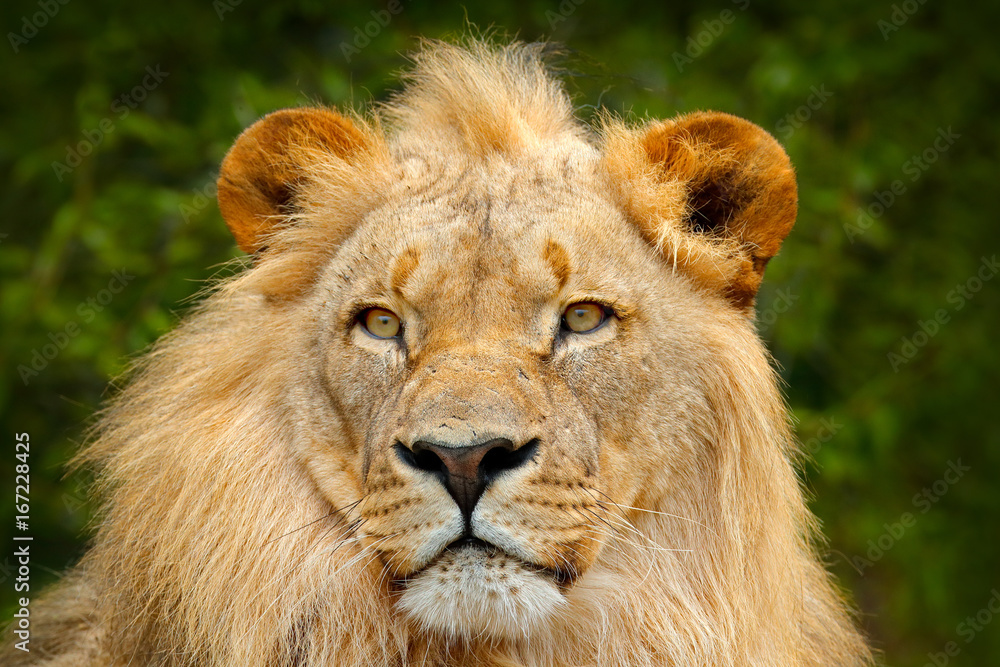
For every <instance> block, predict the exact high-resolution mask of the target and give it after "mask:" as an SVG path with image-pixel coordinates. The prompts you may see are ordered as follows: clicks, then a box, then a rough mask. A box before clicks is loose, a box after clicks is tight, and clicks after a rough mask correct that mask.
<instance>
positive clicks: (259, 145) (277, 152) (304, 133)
mask: <svg viewBox="0 0 1000 667" xmlns="http://www.w3.org/2000/svg"><path fill="white" fill-rule="evenodd" d="M366 143H367V142H366V137H365V135H364V133H362V132H361V131H359V130H358V129H357V128H356V127H355V125H354V124H353V123H352V122H351V121H350V120H348V119H347V118H345V117H344V116H341V115H340V114H338V113H336V112H335V111H331V110H329V109H319V108H302V109H284V110H282V111H275V112H274V113H272V114H270V115H267V116H265V117H264V118H262V119H260V120H259V121H257V122H256V123H254V124H253V125H251V126H250V127H249V128H247V129H246V130H245V131H244V132H243V134H241V135H240V136H239V138H237V139H236V143H235V144H234V145H233V147H232V148H231V149H230V150H229V153H228V154H227V155H226V157H225V159H224V160H223V161H222V168H221V170H220V173H219V181H218V199H219V209H220V210H221V211H222V217H223V218H224V219H225V221H226V225H228V227H229V230H230V231H231V232H232V234H233V236H234V237H235V238H236V243H237V244H238V245H239V247H240V249H242V250H243V251H244V252H247V253H251V254H252V253H256V252H259V251H261V250H262V249H263V248H264V246H265V243H266V238H267V236H268V234H269V233H270V232H272V231H273V230H274V227H275V225H276V224H277V223H279V222H281V221H282V220H283V219H284V218H285V216H287V215H288V214H289V213H292V212H294V208H295V196H296V194H297V188H298V186H299V185H300V184H301V183H302V181H303V180H304V179H305V177H306V174H307V170H308V168H309V166H310V165H309V164H308V162H309V160H310V159H311V158H312V157H315V155H316V151H319V152H321V153H324V154H328V155H332V156H334V157H338V158H347V157H348V156H349V155H351V154H352V153H355V152H357V151H358V150H359V149H361V148H363V147H364V146H365V145H366Z"/></svg>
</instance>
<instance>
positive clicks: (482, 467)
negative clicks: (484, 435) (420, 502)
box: [396, 438, 538, 526]
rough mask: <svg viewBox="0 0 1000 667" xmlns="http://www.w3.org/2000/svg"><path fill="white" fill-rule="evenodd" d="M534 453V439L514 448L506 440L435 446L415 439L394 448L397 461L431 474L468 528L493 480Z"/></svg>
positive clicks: (520, 464) (536, 444)
mask: <svg viewBox="0 0 1000 667" xmlns="http://www.w3.org/2000/svg"><path fill="white" fill-rule="evenodd" d="M537 451H538V439H537V438H536V439H534V440H531V441H529V442H527V443H525V444H524V445H522V446H520V447H518V446H517V445H515V444H514V443H513V442H512V441H510V440H508V439H506V438H496V439H493V440H490V441H489V442H484V443H482V444H478V445H468V446H464V447H463V446H459V447H454V446H447V445H439V444H435V443H433V442H428V441H425V440H419V441H417V442H415V443H414V444H413V446H412V447H409V448H407V447H406V446H405V445H403V444H397V445H396V453H397V454H398V455H399V458H400V460H402V462H403V463H405V464H406V465H408V466H409V467H411V468H415V469H417V470H423V471H425V472H429V473H433V474H434V475H436V476H437V477H438V479H440V480H441V483H442V484H444V486H445V488H446V489H448V493H450V494H451V497H452V498H454V499H455V502H456V503H458V507H459V509H461V510H462V515H463V516H464V517H465V523H466V525H467V526H468V524H469V521H470V520H471V517H472V510H473V509H474V508H475V507H476V503H477V502H478V501H479V497H480V496H481V495H483V491H485V490H486V487H488V486H489V485H490V484H491V483H492V482H493V480H494V479H496V478H497V477H499V476H500V475H501V474H503V473H504V472H506V471H508V470H513V469H515V468H519V467H521V466H523V465H524V464H525V463H527V462H528V461H530V460H531V459H532V458H533V457H534V455H535V452H537Z"/></svg>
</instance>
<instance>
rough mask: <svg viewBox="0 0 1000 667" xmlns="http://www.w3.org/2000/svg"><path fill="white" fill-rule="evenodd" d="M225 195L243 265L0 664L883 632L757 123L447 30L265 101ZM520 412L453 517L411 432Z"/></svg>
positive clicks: (854, 648) (784, 660) (787, 202)
mask: <svg viewBox="0 0 1000 667" xmlns="http://www.w3.org/2000/svg"><path fill="white" fill-rule="evenodd" d="M383 127H384V129H383ZM219 198H220V204H221V206H222V210H223V213H224V215H225V217H226V220H227V223H228V224H229V225H230V227H231V228H232V229H233V232H234V235H235V236H236V238H237V241H238V242H239V243H240V246H241V247H243V248H244V249H245V250H247V251H248V252H252V253H255V261H254V264H253V267H252V268H249V269H247V270H246V271H244V272H242V273H241V274H240V275H238V276H236V277H235V278H233V279H231V280H230V281H229V282H227V283H225V284H224V285H222V286H221V287H220V288H219V289H218V290H217V291H216V293H215V294H213V295H212V296H211V297H209V298H208V299H207V300H206V301H205V302H204V304H203V305H202V306H201V307H200V310H199V311H198V312H197V313H196V314H195V315H193V316H192V317H190V318H189V319H188V320H187V321H185V322H184V323H183V324H182V325H181V326H180V327H179V328H178V329H177V330H176V331H175V332H174V333H172V334H171V335H169V336H167V337H166V338H165V339H164V340H162V341H160V342H159V344H158V345H157V346H156V347H155V349H154V350H153V351H152V352H151V353H150V354H149V355H148V356H147V357H146V358H145V359H144V360H143V361H142V363H141V365H140V367H139V369H138V370H137V371H136V373H135V375H134V377H133V378H132V380H131V381H130V383H129V385H128V387H127V388H126V389H125V390H124V391H123V392H122V393H121V395H120V396H119V397H118V398H117V399H116V400H115V401H114V403H113V404H112V405H111V406H110V407H109V408H108V410H107V411H106V413H105V414H104V415H103V417H102V419H101V422H100V426H99V430H98V434H97V437H96V439H95V440H94V441H93V442H92V444H91V445H90V446H89V447H88V448H87V449H86V451H85V452H84V453H83V454H82V455H81V462H82V463H85V464H87V465H90V466H93V467H94V468H95V469H96V470H97V471H98V473H99V477H98V479H99V484H98V489H97V490H98V493H99V495H100V497H101V498H102V499H103V503H104V504H103V507H104V510H103V515H102V519H101V522H100V525H99V529H98V531H97V534H96V536H95V539H94V544H93V547H92V549H91V550H90V552H89V553H88V555H87V556H86V557H85V558H84V560H83V562H81V563H80V564H79V566H78V567H77V568H76V570H75V571H74V572H73V573H71V575H69V577H68V578H67V580H66V582H65V583H64V584H63V585H62V586H61V587H58V588H56V589H55V590H53V591H51V592H50V594H49V596H48V598H47V599H46V600H45V601H42V602H40V603H39V605H38V606H37V608H36V611H35V612H34V617H33V618H34V627H35V628H36V633H37V634H36V639H35V640H34V641H33V644H32V645H33V646H37V648H36V649H35V650H34V652H33V653H32V654H30V655H28V656H25V655H20V654H17V653H16V652H10V653H7V654H3V655H2V656H0V657H2V658H3V664H10V665H26V664H47V665H79V666H87V665H91V666H95V667H97V666H100V667H106V666H111V665H114V666H120V665H160V666H181V665H213V666H216V665H218V666H223V665H224V666H228V667H245V666H246V665H267V666H287V667H291V666H293V665H295V666H306V665H308V666H318V665H324V666H333V665H336V666H338V667H352V666H359V667H360V666H362V665H364V666H372V665H375V666H386V667H387V666H396V665H399V666H401V665H422V666H431V665H479V666H482V667H500V666H506V667H510V666H514V665H520V666H539V667H556V666H570V665H573V666H583V665H588V666H596V665H603V666H609V667H610V666H620V667H625V666H629V667H637V666H641V665H672V666H685V667H688V666H693V665H704V666H713V667H721V666H731V667H742V666H750V665H754V666H760V667H786V666H787V667H790V666H793V665H795V666H806V665H817V666H818V665H827V666H834V665H836V666H839V667H844V666H851V665H867V664H869V663H870V661H871V657H870V654H869V652H868V650H867V648H866V646H865V644H864V642H863V641H862V639H861V638H860V637H859V635H858V633H857V632H856V630H855V629H854V627H853V624H852V622H851V620H850V617H849V613H848V611H847V609H846V607H845V605H844V604H843V602H842V601H841V599H840V598H839V596H838V594H837V592H836V591H835V588H834V586H833V584H832V583H831V581H830V578H829V576H828V575H827V573H826V572H825V571H824V568H823V567H822V565H821V562H820V560H819V558H818V556H817V553H816V550H815V545H814V542H815V540H816V532H815V525H814V521H813V519H812V517H811V516H810V514H809V513H808V511H807V509H806V507H805V504H804V501H803V497H802V491H801V489H800V485H799V482H798V479H797V477H796V474H795V471H794V460H795V458H796V456H797V453H796V448H795V445H794V443H793V442H792V438H791V436H790V432H789V428H788V423H787V415H786V410H785V407H784V405H783V402H782V398H781V396H780V394H779V392H778V389H777V383H776V380H775V376H774V373H773V371H772V369H771V367H770V364H769V358H768V355H767V353H766V351H765V349H764V347H763V345H762V344H761V342H760V340H759V339H758V337H757V335H756V332H755V327H754V323H753V321H752V303H753V295H754V294H755V293H756V289H757V286H758V285H759V283H760V279H761V277H762V275H763V271H764V265H765V264H766V262H767V260H768V259H770V257H772V256H773V255H774V254H775V253H776V252H777V250H778V248H779V246H780V244H781V241H782V239H783V238H784V236H785V234H787V233H788V231H789V229H790V228H791V225H792V223H793V221H794V216H795V181H794V175H793V172H792V170H791V167H790V165H789V164H788V160H787V157H785V155H784V152H783V151H782V150H781V149H780V147H779V146H778V145H777V143H776V142H774V140H773V139H772V138H770V137H769V136H768V135H767V134H766V133H765V132H763V130H760V129H759V128H757V127H756V126H754V125H752V124H750V123H747V122H746V121H741V120H739V119H734V118H732V117H731V116H726V115H724V114H696V115H693V116H688V117H682V118H679V119H675V120H672V121H664V122H651V123H648V124H647V125H644V126H641V127H630V126H627V125H625V124H623V123H621V122H618V121H614V120H607V121H605V122H604V124H603V126H602V128H601V129H600V130H599V131H592V130H590V129H588V128H587V127H585V126H584V125H582V124H580V123H579V122H577V121H576V120H575V119H574V118H573V115H572V109H571V105H570V103H569V101H568V99H567V97H566V96H565V94H564V93H563V92H562V89H561V87H560V85H559V84H558V82H556V81H555V80H553V79H552V78H550V77H549V75H548V74H547V73H546V72H545V70H544V68H543V66H542V65H541V64H540V62H539V56H538V51H537V49H535V48H534V47H528V46H521V45H508V46H503V47H493V46H488V45H485V44H482V43H470V44H466V45H465V46H461V47H460V46H454V45H447V44H430V45H428V46H427V47H426V48H425V49H424V50H423V51H422V52H421V53H420V54H419V55H418V56H417V58H416V66H415V69H414V71H413V73H412V74H411V75H410V76H409V87H408V88H407V89H406V90H405V92H403V93H402V94H401V95H400V96H399V97H398V98H396V99H395V100H393V101H392V102H391V103H390V104H389V105H387V106H386V107H384V108H383V109H382V110H381V111H380V112H379V114H378V117H377V118H376V119H375V120H371V121H364V120H362V119H360V118H353V119H350V118H347V117H345V116H342V115H340V114H337V113H336V112H334V111H331V110H296V111H293V112H280V113H279V114H276V115H272V116H269V117H267V118H265V119H263V120H262V121H260V123H258V124H257V125H255V126H254V127H253V128H251V129H250V130H248V131H247V132H246V133H245V134H244V135H243V136H242V137H241V138H240V139H239V140H238V141H237V144H236V146H235V147H234V149H233V151H232V152H231V153H230V155H229V157H227V160H226V163H225V164H224V165H223V171H222V174H221V176H220V195H219ZM580 301H597V302H600V303H603V304H606V305H607V306H608V307H609V308H610V309H612V311H613V314H612V315H611V317H610V318H609V319H608V321H607V322H606V323H605V325H604V326H602V327H601V328H599V329H597V330H595V331H594V332H592V333H587V334H576V333H568V332H565V331H562V330H561V329H560V324H559V323H560V316H561V314H562V312H563V311H564V310H565V308H566V307H567V306H568V305H569V304H572V303H576V302H580ZM369 307H381V308H386V309H388V310H391V311H393V312H395V313H396V314H398V315H399V316H400V318H401V319H402V321H403V323H404V325H403V326H404V329H403V331H404V334H403V339H402V340H384V339H376V338H373V337H372V336H370V335H368V334H367V333H365V331H364V330H363V329H362V327H361V325H360V324H359V323H358V319H357V315H358V313H359V312H361V311H363V309H365V308H369ZM498 437H503V438H507V439H509V440H511V441H512V442H513V443H515V444H516V445H523V444H524V443H528V442H535V443H537V453H536V454H535V456H534V457H533V458H532V459H531V460H529V461H528V462H527V463H526V464H524V465H522V466H520V467H518V468H516V469H513V470H509V471H507V472H506V473H504V474H503V475H501V476H500V477H498V478H497V479H496V480H495V481H494V482H493V483H492V484H491V485H490V486H489V487H488V488H487V490H486V491H485V492H484V494H483V495H482V497H481V499H480V500H479V503H478V505H476V509H475V512H474V513H473V515H472V518H471V530H472V531H473V534H474V535H475V536H476V537H478V538H480V539H482V540H483V541H485V542H487V543H489V544H491V545H493V546H492V547H490V548H487V549H481V548H471V547H470V548H465V547H455V546H454V543H455V540H457V539H458V538H459V537H461V536H462V534H463V530H464V528H463V522H462V517H461V515H460V512H459V510H458V507H457V506H456V504H455V502H454V501H453V500H452V498H451V497H450V496H449V494H448V493H447V492H446V490H445V488H444V487H443V486H442V485H441V484H440V483H439V481H438V480H437V479H435V478H434V476H433V475H429V474H425V473H424V472H422V471H420V470H415V469H414V468H413V467H412V466H409V467H408V466H406V465H404V464H403V463H402V462H401V458H400V456H398V455H397V453H398V451H399V449H398V448H399V447H408V446H410V445H412V444H413V443H414V442H416V441H418V440H419V441H423V440H434V441H435V442H438V443H443V446H450V447H461V446H465V445H470V444H474V443H476V442H480V441H483V440H484V439H486V440H489V439H492V438H498Z"/></svg>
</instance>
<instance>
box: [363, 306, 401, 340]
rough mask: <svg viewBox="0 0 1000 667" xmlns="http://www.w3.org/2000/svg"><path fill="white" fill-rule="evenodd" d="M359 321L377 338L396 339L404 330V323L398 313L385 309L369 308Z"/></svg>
mask: <svg viewBox="0 0 1000 667" xmlns="http://www.w3.org/2000/svg"><path fill="white" fill-rule="evenodd" d="M358 321H360V322H361V324H362V326H364V328H365V330H366V331H367V332H368V333H370V334H371V335H372V336H375V337H376V338H396V337H398V336H399V334H400V332H401V331H402V330H403V323H402V322H400V321H399V317H398V316H397V315H396V313H394V312H392V311H391V310H386V309H385V308H369V309H368V310H366V311H364V312H363V313H361V315H360V316H359V317H358Z"/></svg>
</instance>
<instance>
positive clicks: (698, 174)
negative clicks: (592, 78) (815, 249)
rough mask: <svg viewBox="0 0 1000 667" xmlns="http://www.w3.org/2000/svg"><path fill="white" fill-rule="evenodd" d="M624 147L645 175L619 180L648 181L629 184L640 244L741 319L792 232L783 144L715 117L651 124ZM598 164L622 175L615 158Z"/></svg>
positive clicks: (792, 190)
mask: <svg viewBox="0 0 1000 667" xmlns="http://www.w3.org/2000/svg"><path fill="white" fill-rule="evenodd" d="M620 137H621V135H619V138H620ZM619 143H620V142H619ZM629 143H631V144H632V145H631V147H630V148H632V150H631V151H625V152H626V153H631V154H632V156H633V159H634V160H637V161H645V165H644V166H642V167H640V168H636V167H635V165H633V166H631V167H630V168H628V169H627V172H628V173H625V174H621V173H620V174H619V177H620V178H623V179H624V180H632V181H647V183H646V185H645V187H642V186H638V187H635V186H636V183H634V182H633V183H632V184H631V186H632V188H631V190H630V193H631V194H630V195H629V196H628V199H629V200H631V203H633V204H634V206H633V209H637V210H633V215H634V216H635V218H636V221H637V222H638V223H639V225H640V228H641V229H642V232H643V234H644V236H646V238H647V239H648V240H649V241H650V242H652V243H654V244H655V245H657V246H658V247H659V248H660V249H661V251H663V252H664V253H665V254H667V255H670V256H671V257H672V258H673V259H674V260H675V261H677V262H678V265H679V266H683V267H684V268H687V269H688V270H689V271H691V272H692V273H693V274H694V275H695V277H696V278H698V279H700V280H701V282H703V283H705V284H707V286H708V287H710V288H712V289H714V290H718V291H721V292H722V293H723V294H724V295H725V296H726V298H728V299H729V300H730V301H731V302H732V303H733V304H734V305H735V306H736V307H738V308H741V309H748V308H749V307H750V306H751V305H752V304H753V300H754V297H755V296H756V294H757V289H758V288H759V287H760V283H761V280H762V278H763V276H764V267H765V266H766V265H767V262H768V261H769V260H770V259H771V258H772V257H774V255H776V254H777V252H778V250H779V248H780V247H781V243H782V241H783V240H784V238H785V236H787V235H788V232H789V231H790V230H791V228H792V225H794V224H795V215H796V210H797V189H796V185H795V172H794V170H793V169H792V165H791V162H790V161H789V159H788V156H787V155H786V154H785V151H784V150H783V149H782V147H781V146H780V144H778V142H777V141H776V140H775V139H774V138H773V137H772V136H771V135H770V134H768V133H767V132H766V131H764V130H763V129H762V128H760V127H759V126H757V125H755V124H753V123H751V122H749V121H746V120H743V119H742V118H737V117H736V116H731V115H729V114H725V113H718V112H698V113H692V114H688V115H686V116H681V117H679V118H676V119H674V120H669V121H661V122H656V123H653V124H651V125H649V126H647V127H646V128H645V129H644V130H642V131H641V133H640V134H639V135H638V136H636V135H634V134H633V135H632V138H631V141H630V142H629ZM636 144H638V145H636ZM619 147H620V146H619ZM613 148H614V147H613V146H606V147H605V150H606V151H608V150H609V149H613ZM605 157H606V161H607V160H610V162H611V163H612V165H613V166H614V165H617V166H618V168H619V169H618V171H619V172H620V171H621V169H620V168H621V166H622V158H621V157H611V156H609V155H607V154H606V156H605ZM612 171H614V169H613V170H612ZM649 181H652V183H649ZM640 198H645V199H652V200H658V201H644V202H638V201H636V200H637V199H640Z"/></svg>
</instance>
